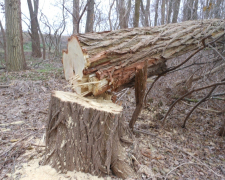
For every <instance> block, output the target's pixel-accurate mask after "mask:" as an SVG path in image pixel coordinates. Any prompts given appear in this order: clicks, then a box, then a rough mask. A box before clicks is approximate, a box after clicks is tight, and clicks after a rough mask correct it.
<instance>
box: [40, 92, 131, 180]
mask: <svg viewBox="0 0 225 180" xmlns="http://www.w3.org/2000/svg"><path fill="white" fill-rule="evenodd" d="M123 121H124V117H123V115H122V107H121V106H118V105H116V104H114V103H112V102H111V101H109V100H98V99H91V98H84V97H82V96H80V95H77V94H74V93H70V92H62V91H54V92H53V93H52V96H51V101H50V105H49V119H48V122H47V123H48V124H47V130H46V155H45V160H44V164H50V165H51V166H52V167H54V168H55V169H56V170H57V171H60V172H66V171H73V170H76V171H82V172H86V173H90V174H93V175H98V176H102V175H104V174H110V173H111V172H112V173H113V174H115V175H116V176H118V177H121V178H127V177H134V172H133V169H132V168H131V167H130V166H129V162H126V161H127V159H128V158H127V157H126V154H125V151H124V149H123V147H122V146H121V144H120V136H121V134H122V129H123V128H121V127H122V125H123V124H122V123H123Z"/></svg>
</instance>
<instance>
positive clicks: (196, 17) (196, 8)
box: [192, 0, 198, 20]
mask: <svg viewBox="0 0 225 180" xmlns="http://www.w3.org/2000/svg"><path fill="white" fill-rule="evenodd" d="M192 19H193V20H194V19H198V0H195V2H194V9H193V17H192Z"/></svg>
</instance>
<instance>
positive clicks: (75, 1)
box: [73, 0, 80, 34]
mask: <svg viewBox="0 0 225 180" xmlns="http://www.w3.org/2000/svg"><path fill="white" fill-rule="evenodd" d="M79 4H80V0H73V34H79V25H78V23H79V12H80V10H79Z"/></svg>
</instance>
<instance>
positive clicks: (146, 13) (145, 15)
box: [141, 0, 151, 27]
mask: <svg viewBox="0 0 225 180" xmlns="http://www.w3.org/2000/svg"><path fill="white" fill-rule="evenodd" d="M149 10H150V0H147V4H146V7H145V8H144V4H143V0H141V11H142V14H143V15H142V16H141V19H142V25H143V26H144V27H148V26H151V23H150V22H151V21H150V11H149Z"/></svg>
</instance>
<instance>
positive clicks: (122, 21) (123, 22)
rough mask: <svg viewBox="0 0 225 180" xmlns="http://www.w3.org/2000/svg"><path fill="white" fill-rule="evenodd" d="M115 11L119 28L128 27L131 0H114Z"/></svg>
mask: <svg viewBox="0 0 225 180" xmlns="http://www.w3.org/2000/svg"><path fill="white" fill-rule="evenodd" d="M116 6H117V13H118V16H119V27H120V29H123V28H128V21H129V17H130V11H131V0H128V1H125V0H116Z"/></svg>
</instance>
